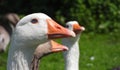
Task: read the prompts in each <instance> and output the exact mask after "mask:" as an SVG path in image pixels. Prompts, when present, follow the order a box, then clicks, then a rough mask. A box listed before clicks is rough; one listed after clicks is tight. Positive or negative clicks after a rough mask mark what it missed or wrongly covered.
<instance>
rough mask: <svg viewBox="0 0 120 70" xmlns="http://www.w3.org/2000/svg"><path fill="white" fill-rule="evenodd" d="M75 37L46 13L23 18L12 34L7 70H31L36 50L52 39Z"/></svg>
mask: <svg viewBox="0 0 120 70" xmlns="http://www.w3.org/2000/svg"><path fill="white" fill-rule="evenodd" d="M63 37H75V34H74V32H73V31H70V30H68V29H66V28H64V27H62V26H61V25H59V24H58V23H56V22H55V21H54V20H52V19H51V18H50V17H49V16H48V15H46V14H44V13H33V14H29V15H27V16H25V17H23V18H22V19H21V20H20V21H19V22H18V23H17V25H16V28H15V30H14V32H13V34H12V38H11V44H10V48H9V51H8V61H7V70H30V64H31V61H32V58H33V54H34V50H35V49H36V48H37V46H38V45H40V44H43V43H45V42H46V41H48V40H50V39H56V38H63Z"/></svg>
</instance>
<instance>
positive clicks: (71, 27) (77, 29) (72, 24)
mask: <svg viewBox="0 0 120 70" xmlns="http://www.w3.org/2000/svg"><path fill="white" fill-rule="evenodd" d="M66 28H68V29H69V30H72V31H74V32H75V33H76V34H79V33H80V32H82V31H84V30H85V28H84V27H83V26H80V25H79V23H78V22H77V21H69V22H67V23H66Z"/></svg>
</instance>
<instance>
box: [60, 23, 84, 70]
mask: <svg viewBox="0 0 120 70" xmlns="http://www.w3.org/2000/svg"><path fill="white" fill-rule="evenodd" d="M66 27H67V28H68V29H69V30H73V31H74V32H75V34H76V37H74V38H73V37H72V38H63V39H62V44H63V45H65V46H67V47H68V49H69V50H68V51H65V52H63V55H64V60H65V70H79V53H80V52H79V38H80V34H81V32H82V31H84V30H85V28H84V27H83V26H80V25H79V24H78V22H77V21H69V22H67V23H66Z"/></svg>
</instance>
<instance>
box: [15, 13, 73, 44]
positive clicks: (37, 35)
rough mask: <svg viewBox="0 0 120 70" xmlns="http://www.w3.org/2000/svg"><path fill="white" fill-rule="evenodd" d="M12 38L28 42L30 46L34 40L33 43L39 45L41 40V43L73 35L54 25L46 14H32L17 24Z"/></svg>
mask: <svg viewBox="0 0 120 70" xmlns="http://www.w3.org/2000/svg"><path fill="white" fill-rule="evenodd" d="M14 36H17V38H16V39H18V40H23V41H25V42H28V41H29V43H31V44H32V43H33V41H34V40H36V42H35V43H39V41H40V40H41V43H42V42H45V41H46V40H47V39H55V38H63V37H74V36H75V34H74V32H73V31H71V30H68V29H66V28H64V27H62V26H61V25H59V24H58V23H56V22H55V21H54V20H52V19H51V18H50V17H49V16H47V15H46V14H43V13H34V14H30V15H28V16H25V17H24V18H22V19H21V20H20V21H19V22H18V24H17V25H16V29H15V32H14ZM26 40H27V41H26Z"/></svg>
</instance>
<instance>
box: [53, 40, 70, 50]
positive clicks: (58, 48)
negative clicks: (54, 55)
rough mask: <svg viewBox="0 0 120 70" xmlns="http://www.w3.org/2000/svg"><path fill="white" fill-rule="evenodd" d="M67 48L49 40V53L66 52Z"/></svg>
mask: <svg viewBox="0 0 120 70" xmlns="http://www.w3.org/2000/svg"><path fill="white" fill-rule="evenodd" d="M66 50H68V48H67V47H66V46H64V45H61V44H59V43H57V42H55V41H53V40H51V51H52V52H61V51H66Z"/></svg>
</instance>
